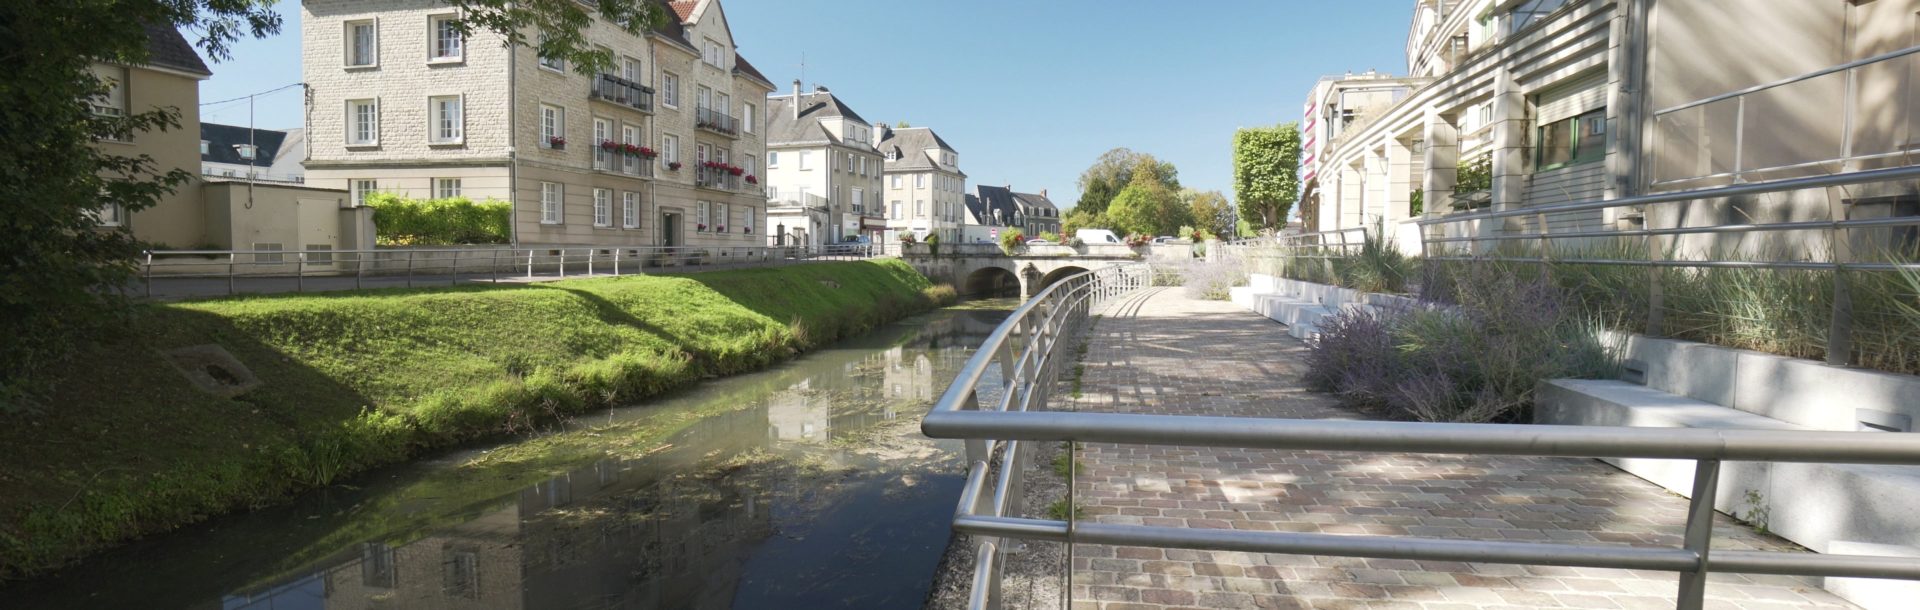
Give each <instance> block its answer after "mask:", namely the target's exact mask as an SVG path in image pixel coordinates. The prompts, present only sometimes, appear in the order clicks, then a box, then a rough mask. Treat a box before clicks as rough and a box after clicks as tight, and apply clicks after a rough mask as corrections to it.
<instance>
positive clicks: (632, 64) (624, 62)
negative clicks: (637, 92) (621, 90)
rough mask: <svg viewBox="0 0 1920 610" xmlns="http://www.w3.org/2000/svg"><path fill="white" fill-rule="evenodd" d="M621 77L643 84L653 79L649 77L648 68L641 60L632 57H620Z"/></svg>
mask: <svg viewBox="0 0 1920 610" xmlns="http://www.w3.org/2000/svg"><path fill="white" fill-rule="evenodd" d="M620 77H621V78H624V79H627V80H630V81H633V82H636V83H641V84H645V83H646V82H647V81H648V80H651V79H648V78H647V70H646V68H645V67H644V66H643V65H642V64H641V63H640V60H638V59H634V58H632V57H622V58H620Z"/></svg>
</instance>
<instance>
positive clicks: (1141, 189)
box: [1107, 158, 1193, 235]
mask: <svg viewBox="0 0 1920 610" xmlns="http://www.w3.org/2000/svg"><path fill="white" fill-rule="evenodd" d="M1154 163H1156V162H1155V161H1153V160H1152V159H1150V158H1149V159H1143V160H1141V161H1140V162H1139V165H1138V166H1137V167H1136V168H1135V170H1134V172H1133V181H1132V182H1129V183H1128V184H1127V186H1126V188H1123V189H1120V194H1119V195H1118V196H1116V197H1114V198H1113V203H1112V204H1111V205H1109V206H1108V207H1107V218H1108V220H1110V221H1111V222H1112V224H1113V228H1114V229H1115V230H1116V231H1124V232H1126V233H1144V234H1147V235H1172V234H1173V232H1174V231H1178V230H1179V229H1180V226H1181V225H1185V224H1190V223H1191V222H1192V220H1193V215H1192V213H1191V212H1190V211H1189V210H1188V208H1187V206H1186V204H1185V203H1183V202H1181V201H1180V196H1179V195H1178V194H1176V193H1174V192H1173V191H1172V190H1170V189H1168V188H1167V187H1166V186H1165V185H1164V184H1162V183H1161V182H1160V179H1159V177H1158V176H1156V175H1155V173H1154V171H1153V164H1154Z"/></svg>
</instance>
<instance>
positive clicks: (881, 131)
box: [873, 121, 892, 148]
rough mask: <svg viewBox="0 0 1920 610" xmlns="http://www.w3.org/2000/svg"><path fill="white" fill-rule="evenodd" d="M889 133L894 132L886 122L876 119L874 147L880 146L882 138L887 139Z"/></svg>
mask: <svg viewBox="0 0 1920 610" xmlns="http://www.w3.org/2000/svg"><path fill="white" fill-rule="evenodd" d="M889 133H892V130H891V129H888V128H887V124H886V123H881V122H878V121H875V122H874V124H873V147H874V148H879V147H880V140H883V139H886V137H887V134H889Z"/></svg>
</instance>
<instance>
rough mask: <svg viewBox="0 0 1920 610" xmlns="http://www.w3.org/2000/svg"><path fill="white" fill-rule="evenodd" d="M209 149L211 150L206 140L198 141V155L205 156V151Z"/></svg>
mask: <svg viewBox="0 0 1920 610" xmlns="http://www.w3.org/2000/svg"><path fill="white" fill-rule="evenodd" d="M209 148H211V146H210V145H209V144H208V142H207V141H206V140H201V141H200V154H203V155H204V154H207V149H209Z"/></svg>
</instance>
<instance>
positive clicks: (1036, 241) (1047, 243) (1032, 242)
mask: <svg viewBox="0 0 1920 610" xmlns="http://www.w3.org/2000/svg"><path fill="white" fill-rule="evenodd" d="M1027 245H1029V246H1051V245H1053V242H1050V241H1047V240H1044V239H1040V238H1037V237H1036V238H1034V239H1029V240H1027Z"/></svg>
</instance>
